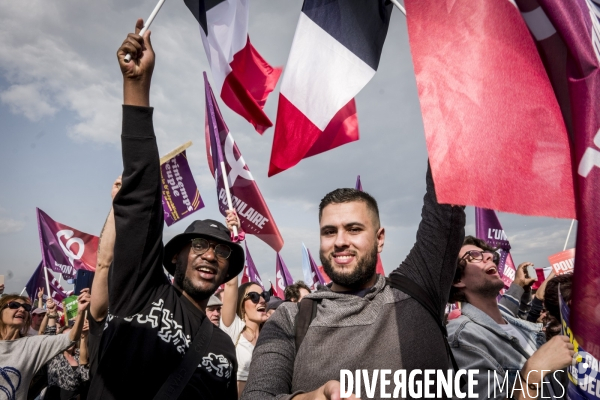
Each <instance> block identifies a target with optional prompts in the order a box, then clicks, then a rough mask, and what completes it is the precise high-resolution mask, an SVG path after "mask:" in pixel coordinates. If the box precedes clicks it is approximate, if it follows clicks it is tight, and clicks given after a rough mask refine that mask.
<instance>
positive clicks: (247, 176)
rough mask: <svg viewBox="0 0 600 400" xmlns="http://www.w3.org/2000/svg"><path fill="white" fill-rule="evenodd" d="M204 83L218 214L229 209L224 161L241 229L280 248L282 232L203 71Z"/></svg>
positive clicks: (207, 144) (207, 138) (206, 135)
mask: <svg viewBox="0 0 600 400" xmlns="http://www.w3.org/2000/svg"><path fill="white" fill-rule="evenodd" d="M204 84H205V91H206V132H205V138H206V153H207V159H208V167H209V168H210V171H211V173H212V174H213V177H214V178H215V181H216V184H217V197H218V199H219V210H220V211H221V214H223V215H225V211H226V210H227V209H228V205H227V197H226V192H225V186H224V184H223V175H222V172H221V166H220V164H221V161H223V162H224V163H225V168H226V171H227V172H226V173H227V177H226V179H227V182H228V184H229V190H230V192H231V200H232V203H233V208H235V209H236V211H237V214H238V216H239V218H240V222H241V224H242V229H243V230H244V231H245V232H246V233H249V234H253V235H256V237H258V238H259V239H260V240H262V241H263V242H265V243H267V244H268V245H269V246H271V247H272V248H273V250H275V251H279V250H281V248H282V247H283V238H282V237H281V233H279V229H278V228H277V225H276V224H275V220H273V216H272V215H271V212H270V211H269V207H267V203H265V200H264V199H263V197H262V194H261V193H260V190H259V189H258V185H257V184H256V181H255V180H254V177H253V176H252V173H250V168H248V165H247V164H246V161H244V157H242V153H241V152H240V150H239V149H238V146H237V144H236V143H235V141H234V140H233V136H232V135H231V133H230V132H229V129H228V128H227V125H226V124H225V121H224V120H223V117H222V115H221V111H219V107H218V105H217V102H216V100H215V97H214V94H213V92H212V89H211V87H210V84H209V83H208V80H207V78H206V74H205V75H204ZM216 138H219V143H220V148H221V149H222V152H223V154H220V151H219V149H218V148H217V141H216Z"/></svg>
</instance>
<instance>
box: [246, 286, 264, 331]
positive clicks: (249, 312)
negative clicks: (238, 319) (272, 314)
mask: <svg viewBox="0 0 600 400" xmlns="http://www.w3.org/2000/svg"><path fill="white" fill-rule="evenodd" d="M251 292H255V293H258V294H261V293H262V292H263V289H262V288H261V287H260V286H258V285H250V286H248V288H247V290H246V295H247V294H248V293H251ZM244 297H246V296H244ZM242 308H243V310H244V312H243V315H244V319H245V320H246V321H252V322H256V323H257V324H262V323H263V322H265V321H266V320H267V319H269V316H268V314H267V303H266V301H265V299H264V297H262V296H260V297H259V299H258V303H256V304H254V302H252V300H251V299H250V298H246V300H244V302H243V303H242Z"/></svg>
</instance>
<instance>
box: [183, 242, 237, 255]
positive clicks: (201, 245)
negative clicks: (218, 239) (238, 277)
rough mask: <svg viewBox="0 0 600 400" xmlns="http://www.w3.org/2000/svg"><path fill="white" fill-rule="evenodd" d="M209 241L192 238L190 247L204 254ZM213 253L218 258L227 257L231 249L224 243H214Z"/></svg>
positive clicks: (208, 246)
mask: <svg viewBox="0 0 600 400" xmlns="http://www.w3.org/2000/svg"><path fill="white" fill-rule="evenodd" d="M210 247H211V246H210V242H209V241H208V240H206V239H202V238H196V239H192V248H193V249H194V251H195V252H196V253H197V254H204V253H206V252H207V251H208V249H209V248H210ZM215 255H216V256H217V257H219V258H228V257H229V256H230V255H231V249H230V248H229V246H227V245H224V244H217V245H215Z"/></svg>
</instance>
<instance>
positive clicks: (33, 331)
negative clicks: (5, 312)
mask: <svg viewBox="0 0 600 400" xmlns="http://www.w3.org/2000/svg"><path fill="white" fill-rule="evenodd" d="M45 316H46V310H44V309H43V308H40V307H36V308H34V309H33V311H32V312H31V327H30V328H29V332H28V333H27V334H28V335H29V336H35V335H38V334H39V330H40V326H41V325H42V321H43V320H44V317H45Z"/></svg>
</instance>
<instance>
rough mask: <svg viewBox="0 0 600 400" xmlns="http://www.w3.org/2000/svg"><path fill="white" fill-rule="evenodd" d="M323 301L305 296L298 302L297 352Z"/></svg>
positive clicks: (296, 322)
mask: <svg viewBox="0 0 600 400" xmlns="http://www.w3.org/2000/svg"><path fill="white" fill-rule="evenodd" d="M320 302H321V299H308V298H306V297H305V298H303V299H302V300H301V301H299V302H298V313H297V314H296V321H295V324H296V353H298V349H299V348H300V345H301V344H302V341H303V340H304V337H305V336H306V332H308V327H309V326H310V323H311V322H312V321H313V319H315V317H316V316H317V305H318V304H319V303H320Z"/></svg>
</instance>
